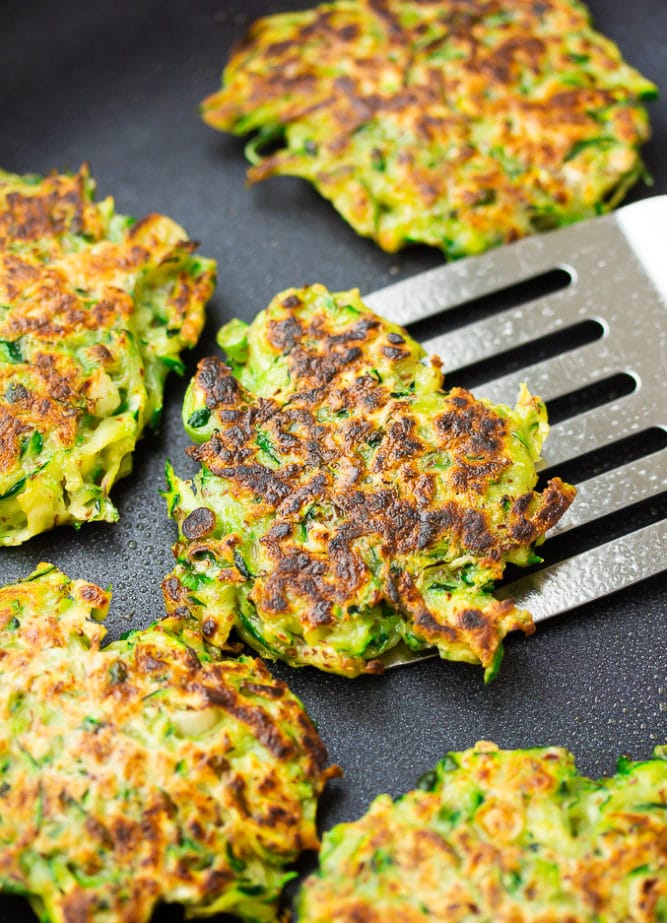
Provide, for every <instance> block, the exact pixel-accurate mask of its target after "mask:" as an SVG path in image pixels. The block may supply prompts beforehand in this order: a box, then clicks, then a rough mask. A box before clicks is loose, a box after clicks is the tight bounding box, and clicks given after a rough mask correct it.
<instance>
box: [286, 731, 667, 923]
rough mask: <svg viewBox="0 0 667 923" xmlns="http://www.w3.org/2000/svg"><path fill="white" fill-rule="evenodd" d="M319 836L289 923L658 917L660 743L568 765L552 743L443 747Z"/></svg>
mask: <svg viewBox="0 0 667 923" xmlns="http://www.w3.org/2000/svg"><path fill="white" fill-rule="evenodd" d="M422 781H423V788H422V790H417V791H413V792H409V793H408V794H407V795H404V796H403V797H402V798H399V799H398V800H396V801H395V802H392V800H391V799H390V798H389V796H388V795H380V797H379V798H377V799H376V800H375V801H374V802H373V803H372V805H371V806H370V808H369V810H368V813H367V814H366V815H365V816H364V817H362V818H361V819H360V820H358V821H356V822H354V823H350V824H341V825H339V826H338V827H335V828H334V829H333V830H331V831H329V832H328V833H327V834H325V836H324V839H323V843H322V850H321V854H320V869H319V871H318V872H316V873H315V874H314V875H313V876H311V877H310V878H309V879H308V880H307V881H306V883H305V885H304V887H303V889H302V891H301V892H300V895H299V897H298V899H297V906H298V914H297V918H298V920H299V923H420V921H424V923H426V921H429V923H430V921H441V923H467V921H471V923H472V921H475V923H492V921H493V923H510V921H511V923H532V921H534V923H538V921H539V923H601V921H604V923H659V921H663V920H667V810H666V809H667V748H666V747H662V748H658V749H657V750H656V753H655V757H654V758H653V759H650V760H646V761H644V762H630V761H629V760H626V759H621V760H620V761H619V766H618V773H617V775H615V776H613V777H612V778H605V779H601V780H600V781H594V780H592V779H588V778H585V777H584V776H581V775H579V774H578V772H577V771H576V768H575V766H574V760H573V758H572V756H571V754H569V753H568V752H567V751H566V750H562V749H560V748H558V747H549V748H545V749H534V750H514V751H512V750H504V751H503V750H499V749H498V748H497V747H495V746H494V745H493V744H488V743H479V744H477V746H476V747H475V748H474V749H472V750H467V751H464V752H463V753H450V754H449V755H448V756H446V757H445V759H444V760H442V761H441V762H440V763H439V764H438V766H437V767H436V769H435V771H434V772H432V773H429V774H428V776H427V777H425V779H424V780H422Z"/></svg>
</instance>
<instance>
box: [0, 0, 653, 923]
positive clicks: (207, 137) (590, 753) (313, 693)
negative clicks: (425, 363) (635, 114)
mask: <svg viewBox="0 0 667 923" xmlns="http://www.w3.org/2000/svg"><path fill="white" fill-rule="evenodd" d="M306 5H307V4H306V3H304V2H294V0H293V2H286V0H283V2H272V3H262V2H261V0H243V2H241V0H198V2H187V0H180V2H176V0H136V2H134V3H132V4H129V3H97V4H91V3H89V2H86V0H69V2H64V3H59V4H53V3H51V2H50V0H33V2H31V3H30V4H25V3H23V2H18V0H11V2H4V3H3V4H2V6H1V8H0V34H2V59H3V68H2V78H1V80H0V126H1V131H0V164H2V166H3V167H4V168H6V169H10V170H15V171H18V172H31V171H33V172H34V171H48V170H49V169H51V168H53V167H57V168H59V169H62V168H68V167H69V168H76V167H78V165H79V164H80V163H81V162H82V161H84V160H88V161H90V162H91V164H92V168H93V173H94V175H95V176H96V178H97V180H98V191H99V194H100V195H106V194H112V195H114V196H115V198H116V202H117V207H118V209H119V210H120V211H124V212H127V213H130V214H134V215H136V216H141V215H144V214H146V213H147V212H150V211H162V212H164V213H165V214H168V215H170V216H172V217H173V218H175V219H176V220H178V221H179V222H181V223H182V224H183V225H184V226H185V228H186V229H187V230H188V232H189V233H190V235H191V236H192V237H194V238H196V239H198V240H200V241H201V252H202V253H204V254H206V255H207V256H214V257H216V258H217V260H218V261H219V286H218V291H217V295H216V297H215V299H214V301H213V303H212V305H211V307H210V311H209V322H208V325H207V329H206V334H205V336H204V339H203V341H202V343H201V345H200V347H199V348H198V350H197V351H196V354H193V355H192V356H191V357H190V360H191V361H190V362H189V371H192V370H193V369H194V365H195V362H196V359H197V356H201V355H204V354H206V353H207V352H211V351H213V350H214V339H213V338H214V333H215V330H216V329H217V327H218V326H219V325H220V324H221V323H222V322H223V321H224V320H226V319H228V318H229V317H231V316H233V315H240V316H242V317H245V318H247V319H250V318H251V317H252V316H253V315H254V313H255V312H256V311H257V310H259V309H261V308H262V307H264V306H265V305H266V303H267V302H268V301H269V299H270V298H271V297H272V296H273V295H274V294H275V293H276V292H277V291H279V290H280V289H282V288H286V287H287V286H289V285H300V284H303V283H307V282H314V281H321V282H324V283H325V284H326V285H328V286H329V287H330V288H333V289H339V288H349V287H352V286H355V285H356V286H359V287H360V288H361V290H362V291H372V290H373V289H376V288H379V287H381V286H383V285H386V284H388V283H390V282H392V281H395V280H396V279H398V278H401V277H403V276H407V275H411V274H412V273H414V272H417V271H419V270H421V269H424V268H427V267H430V266H435V265H438V264H439V263H440V262H441V256H440V255H439V254H438V253H437V252H436V251H428V250H426V249H415V250H412V251H409V252H408V251H406V252H404V253H402V254H400V255H397V256H389V255H387V254H384V253H382V252H381V251H380V250H379V249H377V248H376V246H375V245H374V244H372V243H369V242H368V241H364V240H361V239H360V238H357V237H356V236H355V235H354V234H353V232H352V231H351V230H350V229H349V228H348V227H347V226H346V225H345V224H344V223H343V222H342V221H341V220H340V219H338V218H337V216H336V215H335V213H334V212H333V210H332V209H331V208H330V206H329V205H328V204H327V203H326V202H324V201H323V200H321V199H320V198H319V197H318V196H317V194H316V193H315V192H313V191H312V190H311V189H310V188H309V187H308V186H307V185H306V184H305V183H303V182H300V181H298V180H292V179H276V180H272V181H270V182H268V183H266V184H264V185H262V186H260V187H256V188H253V189H250V190H248V189H246V188H244V173H245V164H244V160H243V156H242V146H243V145H242V142H240V141H238V140H235V139H230V138H227V137H224V136H221V135H219V134H217V133H216V132H214V131H212V130H211V129H209V128H207V127H206V126H205V125H204V124H203V123H202V122H201V121H200V120H199V118H198V115H197V105H198V102H199V101H200V100H201V99H202V98H203V97H204V96H205V95H206V94H207V93H209V92H212V91H213V90H214V89H215V88H216V87H217V85H218V82H219V73H220V70H221V68H222V65H223V62H224V60H225V58H226V55H227V52H228V50H229V47H230V45H231V43H232V41H233V40H235V39H236V38H238V37H239V36H240V35H241V33H242V32H243V30H244V27H245V25H247V23H248V22H249V21H250V20H251V19H253V18H255V17H256V16H258V15H262V14H264V13H268V12H276V11H279V10H281V9H288V8H294V7H298V6H306ZM590 7H591V9H592V11H593V14H594V18H595V22H596V24H597V25H598V27H599V28H600V29H601V30H602V31H604V32H606V34H608V35H609V36H611V37H612V38H613V39H615V40H616V41H617V42H618V43H619V44H620V46H621V49H622V51H623V53H624V55H625V57H626V58H627V59H628V60H629V61H630V62H631V63H633V64H635V65H637V66H639V67H640V68H641V69H642V70H643V72H644V73H645V74H646V75H647V76H648V77H650V78H652V79H653V80H654V81H656V82H657V83H658V84H661V85H662V86H663V87H664V88H665V93H664V98H663V100H662V101H661V102H658V103H654V104H652V105H651V110H650V111H651V118H652V123H653V126H654V138H653V140H652V141H651V143H650V144H649V145H648V147H647V148H646V155H645V156H646V161H647V164H648V166H649V169H650V171H651V173H652V175H653V177H654V187H653V189H652V190H651V189H648V188H647V187H646V186H645V185H643V184H642V185H640V186H639V187H637V189H636V190H635V191H634V192H633V193H632V196H631V199H637V198H640V197H642V196H645V195H648V194H650V193H651V192H662V193H664V192H667V156H666V155H665V150H667V4H666V3H665V2H664V0H635V2H634V3H633V4H628V3H627V2H626V0H595V2H591V3H590ZM666 253H667V242H666ZM184 387H185V384H184V382H179V381H172V382H171V384H170V387H169V388H168V392H167V395H166V406H167V410H166V413H165V418H164V422H163V427H162V430H161V432H160V433H159V434H158V435H156V436H150V435H149V436H148V437H147V438H146V439H144V441H143V443H142V444H141V445H140V446H139V448H138V450H137V453H136V462H135V470H134V473H133V474H132V476H131V477H129V478H128V479H126V480H125V481H123V482H121V483H120V484H119V485H118V486H117V489H116V491H115V493H114V497H115V499H116V501H117V503H118V505H119V507H120V510H121V514H122V519H121V522H120V523H119V524H117V525H91V526H88V527H86V528H83V529H82V530H81V531H80V532H78V533H77V532H75V531H73V530H62V529H61V530H56V531H55V532H53V533H51V534H49V535H47V536H45V537H41V538H39V539H36V540H33V541H32V542H30V543H29V544H27V545H25V546H23V547H22V548H19V549H15V550H14V549H11V550H10V549H4V550H0V582H3V583H4V582H8V581H11V580H14V579H17V578H19V577H21V576H24V575H26V574H27V573H28V572H29V571H30V570H31V569H32V568H33V567H34V566H35V565H36V564H37V563H38V562H39V561H40V560H49V561H53V562H54V563H55V564H57V565H58V566H59V567H61V568H62V569H63V570H65V571H66V572H68V573H69V574H70V575H71V576H74V577H84V578H87V579H90V580H94V581H97V582H99V583H101V584H102V585H108V584H112V586H113V589H114V602H113V606H112V614H111V616H110V618H109V620H108V625H109V628H110V630H111V634H112V635H114V636H116V635H118V634H120V633H121V632H122V631H125V630H127V628H128V627H130V626H132V627H135V626H144V625H147V624H148V623H149V622H150V621H152V620H153V619H154V618H156V617H157V616H159V615H160V614H161V612H162V601H161V594H160V591H159V583H160V580H161V578H162V576H163V574H165V573H166V572H167V571H168V570H169V569H170V567H171V560H172V559H171V554H170V550H169V546H170V544H171V542H172V541H173V538H174V535H175V530H174V529H173V527H172V525H171V523H169V521H168V520H167V518H166V514H165V511H164V506H163V502H162V500H161V499H160V497H159V496H158V489H159V488H161V487H162V485H163V470H164V462H165V459H166V458H167V457H170V458H171V459H172V460H173V462H174V464H175V465H176V468H177V470H178V471H179V473H181V474H183V473H185V472H187V471H192V470H193V468H192V466H191V464H190V463H189V461H188V460H187V458H186V457H185V455H184V453H183V449H184V448H185V446H186V445H187V440H186V438H185V436H184V434H183V433H182V430H181V424H180V400H181V397H182V394H183V390H184ZM664 586H665V582H664V577H663V578H655V579H653V580H651V581H649V582H647V583H645V584H643V585H641V586H639V587H637V588H635V589H633V590H628V591H624V592H623V593H620V594H616V595H615V596H613V597H611V598H608V599H606V600H602V601H600V602H598V603H596V604H594V605H590V606H587V607H585V608H582V609H580V610H578V611H576V612H573V613H571V614H570V615H567V616H564V617H561V618H559V619H557V620H554V621H552V622H551V623H547V624H544V625H542V626H541V627H540V629H539V631H538V633H537V635H536V636H534V637H533V638H530V639H527V640H524V639H512V640H510V641H509V642H508V643H507V645H506V647H507V650H506V657H505V663H504V665H503V668H502V670H501V674H500V677H499V679H498V680H497V681H496V682H495V683H493V684H492V685H491V686H489V687H485V686H484V685H483V684H482V673H481V670H478V669H474V668H471V667H466V666H457V665H455V664H448V663H442V662H438V661H427V662H422V663H420V664H418V665H414V666H411V667H407V668H403V669H400V670H394V671H392V672H390V673H388V674H387V675H385V676H384V677H381V678H375V679H372V678H366V679H359V680H356V681H348V680H343V679H339V678H336V677H331V676H327V675H324V674H320V673H317V672H316V671H314V670H300V671H293V670H290V669H289V668H287V667H284V666H277V667H275V673H276V674H278V675H280V676H281V677H282V678H284V679H285V680H287V681H288V682H289V683H290V685H291V686H292V688H293V689H294V690H295V692H296V693H297V694H298V695H299V696H301V698H302V699H303V701H304V703H305V704H306V706H307V707H308V709H309V711H310V713H311V715H312V716H313V717H314V718H315V720H316V721H317V723H318V725H319V728H320V731H321V734H322V736H323V738H324V740H325V742H326V743H327V745H328V747H329V751H330V754H331V758H332V760H333V761H335V762H338V763H340V764H341V765H342V766H343V767H344V769H345V778H344V779H343V780H340V781H337V782H335V783H333V784H332V785H331V786H330V788H329V791H328V793H327V795H326V796H325V798H324V801H323V804H322V811H321V822H322V826H323V827H324V828H328V827H329V826H331V825H332V824H333V823H335V822H337V821H341V820H349V819H352V818H354V817H355V816H357V815H358V814H359V813H361V812H362V811H363V810H365V808H366V806H367V805H368V803H369V801H370V800H371V799H372V798H373V797H374V796H375V795H376V794H377V793H379V792H381V791H388V792H390V793H391V794H394V795H395V794H398V793H400V792H402V791H405V790H406V789H408V788H410V787H412V786H413V784H414V782H415V780H416V778H417V777H418V776H419V775H420V774H421V773H422V772H424V771H425V770H426V769H428V768H429V767H431V766H432V765H433V763H434V762H435V761H436V760H437V759H438V758H439V757H440V756H441V755H442V754H443V753H444V752H445V751H446V750H448V749H460V748H465V747H469V746H471V745H472V744H473V743H474V742H475V741H476V740H478V739H480V738H487V739H493V740H495V741H497V742H498V743H499V744H501V745H503V746H508V747H523V746H529V745H538V744H548V743H556V744H562V745H564V746H567V747H569V748H570V749H571V750H573V751H574V753H575V754H576V755H577V760H578V765H579V767H580V769H581V770H582V771H584V772H587V773H589V774H594V775H595V774H601V773H605V772H609V771H611V770H612V769H613V766H614V762H615V759H616V757H617V756H618V754H620V753H622V752H624V753H628V754H630V755H632V756H633V757H636V758H639V757H645V756H648V754H649V753H650V751H651V749H652V748H653V746H654V745H655V744H656V743H658V742H665V741H666V740H667V601H666V599H665V590H664ZM33 919H34V917H33V916H32V914H31V913H30V911H29V910H27V909H26V908H25V906H24V905H23V903H22V902H20V901H17V900H14V899H10V898H2V899H0V923H27V921H29V920H33ZM180 919H181V914H180V911H175V910H167V909H164V910H162V911H160V912H159V913H158V914H157V915H156V920H157V921H162V923H166V921H168V920H169V921H176V920H180Z"/></svg>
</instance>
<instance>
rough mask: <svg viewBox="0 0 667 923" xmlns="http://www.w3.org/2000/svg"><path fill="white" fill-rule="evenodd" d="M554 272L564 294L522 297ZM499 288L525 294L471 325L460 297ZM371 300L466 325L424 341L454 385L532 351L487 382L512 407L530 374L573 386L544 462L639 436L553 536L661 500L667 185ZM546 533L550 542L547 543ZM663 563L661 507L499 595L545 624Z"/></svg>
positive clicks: (666, 565) (392, 660)
mask: <svg viewBox="0 0 667 923" xmlns="http://www.w3.org/2000/svg"><path fill="white" fill-rule="evenodd" d="M555 272H557V273H558V274H559V276H560V279H561V283H560V285H559V286H558V290H557V291H554V292H551V294H548V295H546V296H544V297H540V298H534V297H533V298H530V300H528V301H526V300H525V296H524V297H522V295H521V292H522V291H523V289H522V286H523V287H524V288H525V286H526V285H528V286H530V285H531V284H535V283H537V282H539V280H540V279H545V278H547V277H553V275H554V273H555ZM562 280H564V281H562ZM499 292H502V293H503V297H504V301H505V302H507V301H508V300H509V301H511V300H512V295H513V294H514V296H515V298H514V300H515V301H518V303H514V304H511V306H509V307H507V306H506V307H503V309H502V310H500V311H498V312H495V313H493V314H492V316H490V317H489V316H487V317H483V318H482V319H480V320H476V321H473V322H472V323H463V324H459V319H460V317H461V315H462V310H461V306H462V305H466V306H467V308H469V309H470V311H473V310H474V308H475V305H476V304H479V301H480V299H485V300H488V299H489V296H493V295H494V294H497V293H499ZM365 301H366V302H367V304H368V305H369V306H370V307H372V308H373V309H374V310H376V311H378V312H379V313H380V314H382V315H383V316H385V317H387V318H389V319H391V320H393V321H396V322H397V323H400V324H402V325H403V326H407V327H414V326H415V325H419V327H422V326H424V323H425V322H428V321H429V320H432V319H437V321H438V323H439V324H440V325H444V326H445V327H446V326H447V325H448V321H450V324H449V325H450V326H453V327H454V328H455V329H452V330H449V331H448V332H446V333H444V334H439V335H437V336H433V337H431V338H429V339H426V340H424V341H423V342H424V346H425V348H426V350H427V351H428V352H430V353H437V354H438V355H440V356H441V357H442V358H443V360H444V367H445V370H446V372H447V378H448V381H449V383H450V384H451V383H453V382H454V381H456V378H457V373H459V374H463V373H465V370H466V369H468V370H470V369H474V370H475V371H476V374H477V377H478V378H479V377H480V375H481V377H482V378H483V377H484V368H485V366H486V365H488V366H489V368H496V369H497V367H498V357H499V356H500V357H501V359H502V358H503V357H504V356H508V357H510V356H512V355H515V354H516V351H517V348H522V349H521V355H522V357H523V360H524V363H523V365H522V367H521V368H520V369H517V370H512V371H511V372H509V373H507V374H502V375H501V377H495V378H493V379H492V380H489V381H482V383H481V384H478V385H476V387H475V392H476V393H477V394H478V395H479V396H485V397H489V398H491V399H492V400H494V401H502V402H505V403H510V404H512V403H514V400H515V399H516V395H517V391H518V387H519V384H520V382H522V381H525V382H527V384H528V386H529V388H530V390H531V391H532V392H533V393H535V394H539V395H540V397H542V398H543V399H544V400H545V401H546V402H547V405H549V403H550V402H554V401H558V400H561V401H564V400H565V399H566V396H567V399H568V400H569V402H570V404H572V405H574V408H575V410H574V412H573V413H572V414H571V415H570V416H568V417H567V418H566V419H564V420H563V421H562V422H559V423H557V424H556V425H554V426H552V429H551V432H550V435H549V438H548V439H547V442H546V445H545V451H544V465H543V467H546V468H549V469H551V468H554V469H556V472H558V468H559V466H563V465H566V464H568V463H570V462H571V461H573V460H575V459H580V458H581V457H582V456H588V455H589V454H590V453H595V452H597V451H600V450H604V449H606V450H611V453H612V455H613V448H614V446H616V445H622V444H624V443H626V442H627V440H628V438H629V437H630V438H631V439H633V440H634V443H635V456H636V457H634V458H633V459H632V460H630V461H626V462H625V463H623V464H619V465H618V466H616V467H614V466H613V465H609V464H607V468H608V469H609V470H605V471H604V472H603V473H601V474H597V475H595V476H592V477H588V478H587V479H585V480H582V481H581V482H580V483H578V484H577V488H578V496H577V498H576V500H575V502H574V504H573V505H572V507H571V508H570V510H568V512H567V513H566V514H565V516H564V517H563V520H562V521H561V522H560V523H559V525H558V526H557V527H556V529H554V530H553V531H552V533H551V534H550V535H551V536H554V535H561V536H562V535H564V534H566V533H568V532H573V530H578V529H581V528H582V527H584V526H587V525H589V524H591V523H594V522H595V521H597V520H601V519H602V518H603V517H606V516H609V515H611V514H618V513H619V512H621V511H623V510H626V509H629V508H631V507H634V506H635V505H636V504H638V503H641V502H642V501H647V500H650V499H651V498H657V497H658V496H659V495H660V494H662V493H663V492H664V491H665V489H666V488H667V437H665V433H667V410H666V409H665V380H666V378H667V323H666V320H667V196H656V197H654V198H651V199H645V200H643V201H641V202H637V203H635V204H632V205H628V206H625V207H624V208H621V209H619V210H618V211H616V212H614V213H612V214H610V215H606V216H604V217H601V218H595V219H592V220H588V221H583V222H580V223H578V224H575V225H572V226H570V227H568V228H564V229H560V230H557V231H552V232H549V233H546V234H541V235H538V236H535V237H529V238H526V239H525V240H521V241H519V242H517V243H515V244H511V245H510V246H506V247H501V248H499V249H497V250H493V251H491V252H489V253H486V254H483V255H482V256H477V257H471V258H469V259H465V260H461V261H459V262H456V263H451V264H447V265H445V266H442V267H439V268H437V269H433V270H431V271H429V272H425V273H422V274H421V275H418V276H414V277H412V278H410V279H406V280H404V281H401V282H398V283H396V284H394V285H391V286H388V287H387V288H384V289H381V290H380V291H377V292H374V293H373V294H372V295H368V296H366V297H365ZM581 331H586V336H585V340H586V341H585V342H584V343H582V344H580V345H576V346H574V347H573V346H568V345H567V342H568V336H569V337H570V339H572V338H574V339H575V341H576V339H577V337H576V335H575V334H577V332H581ZM545 344H546V345H549V344H550V354H549V355H548V358H545V359H542V360H541V361H537V362H535V361H532V358H531V352H532V350H533V348H534V350H535V352H537V351H538V350H539V351H541V352H543V351H544V350H543V348H542V347H544V346H545ZM563 344H564V345H563ZM526 356H528V359H527V361H526ZM619 380H623V381H625V383H626V384H625V387H624V388H623V389H622V390H623V392H624V393H623V394H621V396H615V397H614V396H612V398H611V399H610V400H607V401H602V402H601V403H599V405H598V406H594V407H588V408H586V407H585V406H584V408H583V409H579V408H577V397H578V395H582V396H584V395H585V394H586V393H590V392H591V389H595V388H598V390H600V389H602V392H604V386H605V383H616V382H618V381H619ZM656 434H657V437H656ZM637 445H639V447H640V448H639V450H637V448H636V446H637ZM642 446H645V451H642ZM608 454H609V451H608ZM619 457H620V458H621V459H622V457H623V456H622V453H620V454H619ZM574 481H575V483H576V481H577V479H576V477H575V478H574ZM548 544H549V539H547V543H546V545H544V546H542V547H543V548H547V547H548ZM665 569H667V519H665V518H664V517H663V518H661V519H659V520H658V521H656V522H651V523H649V524H648V525H644V526H643V527H641V528H635V529H631V530H630V531H628V532H627V533H626V534H623V535H620V536H618V537H616V538H614V539H612V540H611V541H606V542H603V543H602V544H599V545H598V546H597V547H594V548H591V549H588V550H584V551H582V552H581V553H577V554H573V555H571V556H569V557H566V558H565V559H564V560H561V561H559V562H558V563H556V564H552V565H550V566H546V567H543V568H542V569H541V570H537V571H534V572H531V573H530V574H529V575H528V576H526V577H523V578H521V579H519V580H517V581H516V582H514V583H511V584H508V585H505V586H502V587H501V588H500V589H499V592H498V594H497V595H498V596H499V597H504V596H511V597H512V598H513V599H515V600H516V602H517V605H519V606H523V607H525V608H527V609H529V610H530V611H531V612H532V613H533V616H534V618H535V621H538V622H539V621H542V620H544V619H547V618H550V617H551V616H554V615H558V614H559V613H562V612H565V611H567V610H570V609H573V608H575V607H577V606H580V605H582V604H584V603H586V602H589V601H591V600H593V599H597V598H600V597H602V596H605V595H607V594H609V593H612V592H614V591H616V590H619V589H622V588H623V587H626V586H630V585H632V584H634V583H637V582H638V581H640V580H643V579H645V578H647V577H650V576H652V575H654V574H658V573H660V572H662V571H663V570H665ZM423 656H428V654H423V653H422V654H421V655H420V654H417V655H415V654H412V653H408V652H402V653H400V654H398V655H397V654H396V653H392V654H390V655H389V657H388V659H387V666H398V665H400V664H402V663H406V662H409V661H412V660H414V659H415V658H416V657H417V658H419V657H423Z"/></svg>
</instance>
